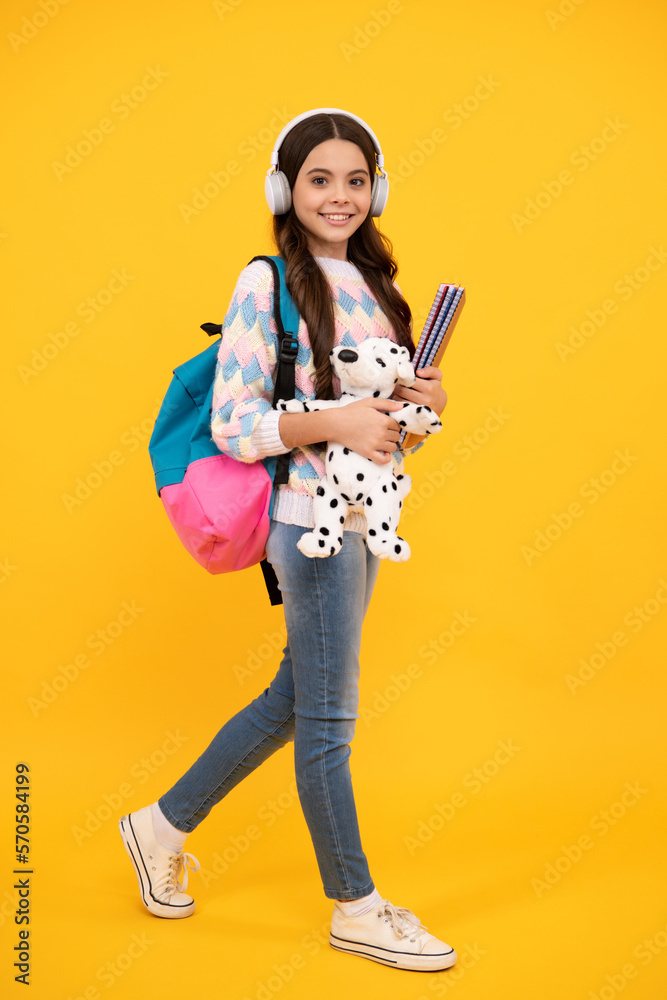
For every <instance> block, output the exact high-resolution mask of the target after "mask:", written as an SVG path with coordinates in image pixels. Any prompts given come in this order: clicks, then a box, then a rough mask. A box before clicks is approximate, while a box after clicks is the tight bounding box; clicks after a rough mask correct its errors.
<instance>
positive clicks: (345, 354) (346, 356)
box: [338, 347, 359, 361]
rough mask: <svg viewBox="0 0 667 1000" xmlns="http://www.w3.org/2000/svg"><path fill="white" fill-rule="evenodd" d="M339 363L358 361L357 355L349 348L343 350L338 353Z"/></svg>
mask: <svg viewBox="0 0 667 1000" xmlns="http://www.w3.org/2000/svg"><path fill="white" fill-rule="evenodd" d="M338 360H339V361H358V360H359V355H358V354H357V352H356V351H352V350H350V348H349V347H346V348H344V349H343V350H342V351H339V352H338Z"/></svg>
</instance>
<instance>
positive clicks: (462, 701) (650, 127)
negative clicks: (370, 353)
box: [0, 0, 667, 1000]
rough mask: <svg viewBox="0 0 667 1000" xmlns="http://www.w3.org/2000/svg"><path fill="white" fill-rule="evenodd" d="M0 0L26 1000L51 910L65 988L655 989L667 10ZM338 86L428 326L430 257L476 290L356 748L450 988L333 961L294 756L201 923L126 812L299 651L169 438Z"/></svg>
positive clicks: (666, 919)
mask: <svg viewBox="0 0 667 1000" xmlns="http://www.w3.org/2000/svg"><path fill="white" fill-rule="evenodd" d="M1 19H2V31H1V33H0V34H1V38H2V45H3V46H4V58H3V60H2V90H3V94H4V97H5V114H4V129H3V130H4V138H5V147H4V156H3V169H4V173H5V180H4V185H3V188H4V192H5V199H4V206H3V209H2V215H1V218H0V229H1V232H2V238H1V240H0V254H2V259H3V270H4V273H5V276H6V287H7V292H6V294H5V296H4V301H5V303H6V306H7V312H6V320H5V324H4V327H5V337H4V353H5V363H4V366H3V390H2V396H1V398H2V405H3V408H4V411H5V418H4V426H5V450H6V461H5V472H6V480H5V488H4V489H3V501H4V512H3V517H2V522H3V527H4V530H3V542H2V551H0V559H1V560H2V573H1V577H0V579H1V582H2V600H3V604H4V607H5V612H6V625H5V627H4V629H3V640H4V641H3V646H4V662H5V672H6V677H7V682H6V683H7V687H8V690H9V698H8V699H7V700H6V701H5V703H4V711H3V737H4V738H3V744H4V752H3V763H2V771H1V777H2V780H1V781H0V788H2V794H3V796H4V803H3V805H2V815H3V823H2V830H3V833H2V838H0V843H1V845H2V846H1V850H0V862H1V864H0V871H1V879H2V882H1V885H2V889H1V891H0V921H1V923H2V927H1V935H2V938H1V946H0V977H1V981H2V984H3V985H2V993H3V996H7V997H13V996H23V995H25V994H24V990H23V984H21V983H19V982H16V981H15V979H14V977H15V976H16V975H17V974H18V973H17V970H16V968H15V967H13V962H14V961H15V955H16V952H15V951H14V948H15V946H17V945H18V944H19V940H20V939H19V931H20V930H21V929H29V932H30V935H29V939H28V940H29V946H30V953H31V956H32V958H31V966H30V974H29V980H30V992H29V993H28V994H27V995H29V996H32V997H33V998H39V1000H42V998H44V1000H67V998H71V1000H75V998H86V1000H97V998H100V997H102V998H106V997H107V996H109V997H110V998H111V1000H121V998H129V1000H144V998H154V997H155V998H157V997H164V998H176V997H179V998H180V997H193V996H197V997H216V998H217V997H224V998H225V1000H227V998H229V1000H267V998H269V1000H270V998H273V997H275V996H279V997H281V998H283V997H284V998H291V997H295V998H296V997H313V996H317V997H327V998H329V997H330V998H335V997H339V996H341V995H345V996H349V997H353V998H357V997H358V998H362V997H368V996H374V995H376V994H377V995H380V994H382V995H383V996H388V997H397V998H400V1000H423V998H430V997H442V996H449V995H450V994H452V993H453V994H454V995H455V996H456V997H458V998H464V997H465V998H469V1000H481V998H484V1000H488V998H490V997H494V998H497V1000H500V998H512V1000H516V998H523V997H531V998H532V997H541V998H543V1000H546V998H558V1000H562V998H563V997H568V998H569V997H572V998H579V997H580V998H582V1000H598V998H599V1000H613V998H614V997H616V996H617V995H621V994H622V995H623V997H627V998H628V1000H630V998H633V1000H638V998H642V1000H643V998H647V1000H660V998H662V997H664V996H665V990H666V988H667V912H666V911H665V874H666V871H665V869H666V865H665V851H664V837H665V834H664V830H665V821H666V820H667V816H666V809H665V795H664V793H665V769H664V754H665V741H664V714H665V679H664V670H663V667H664V650H665V620H666V618H667V553H666V550H665V531H664V486H665V454H664V450H663V447H662V446H663V440H664V433H665V430H664V429H665V422H664V410H663V406H664V370H665V361H666V351H665V347H664V289H665V278H666V275H667V266H666V265H667V250H666V247H667V211H666V207H665V200H664V196H663V191H664V174H665V165H666V162H665V116H664V47H665V26H666V16H665V12H664V9H663V7H662V5H661V4H658V3H649V2H640V3H639V4H634V5H632V6H628V5H627V4H625V3H620V2H618V0H607V2H605V3H601V2H599V0H597V2H596V0H579V2H575V0H560V2H558V0H544V2H542V3H540V2H536V0H520V2H517V3H514V4H512V5H505V4H503V5H500V4H495V3H490V2H485V0H472V2H471V3H469V4H468V5H465V6H462V5H460V4H453V3H436V2H435V0H430V2H425V0H422V2H420V0H378V2H377V3H375V4H372V5H371V4H359V3H358V2H354V3H353V2H350V0H339V2H338V3H337V4H335V5H334V6H331V5H313V4H309V5H301V4H297V3H295V2H288V3H282V4H280V5H276V4H273V3H268V2H266V0H226V2H222V0H221V2H216V3H211V2H200V3H195V4H190V5H188V7H187V8H186V7H185V6H184V5H182V4H178V3H175V2H173V0H171V2H169V0H167V2H164V3H160V4H158V3H147V2H143V3H141V2H140V3H136V2H135V3H129V2H127V0H121V2H115V3H110V2H108V0H104V2H95V3H93V2H89V3H82V2H81V0H72V2H68V3H65V4H63V3H62V2H61V0H25V2H23V0H21V2H19V0H10V2H9V3H7V4H5V5H4V7H3V11H2V15H1ZM321 106H333V107H341V108H345V109H348V110H350V111H352V112H354V113H355V114H357V115H359V116H361V117H362V118H363V119H364V120H365V121H366V122H368V124H369V125H370V126H371V127H372V128H373V130H374V131H375V132H376V134H377V136H378V137H379V139H380V142H381V144H382V148H383V152H384V154H385V163H386V166H387V169H388V171H389V176H390V181H391V188H390V197H389V202H388V207H387V210H386V212H385V213H384V214H383V216H382V218H381V219H379V220H378V224H379V226H380V228H381V229H382V230H383V231H384V232H386V233H387V235H389V237H390V238H391V240H392V241H393V244H394V250H395V253H396V256H397V259H398V261H399V264H400V272H399V275H398V280H399V283H400V284H401V287H402V290H403V292H404V294H405V295H406V298H407V299H408V301H409V303H410V305H411V308H412V310H413V313H414V316H415V331H416V332H419V331H420V330H421V327H422V325H423V322H424V319H425V318H426V313H427V311H428V309H429V307H430V304H431V301H432V299H433V295H434V293H435V290H436V288H437V285H438V283H439V282H441V281H446V282H456V283H460V284H462V285H464V286H465V288H466V296H467V304H466V307H465V309H464V311H463V314H462V317H461V320H460V322H459V324H458V327H457V329H456V332H455V334H454V336H453V338H452V342H451V345H450V347H449V349H448V351H447V354H446V355H445V360H444V362H443V368H444V377H443V385H444V386H445V388H446V390H447V392H448V397H449V399H448V405H447V408H446V410H445V413H444V414H443V423H444V427H443V431H442V433H441V434H439V435H438V437H437V438H434V439H433V440H431V441H429V442H427V444H426V445H425V446H424V448H422V449H421V450H420V452H419V453H418V454H417V455H415V456H414V457H413V458H408V459H407V460H406V469H407V471H409V472H410V473H411V475H412V476H413V481H414V482H413V491H412V494H411V497H410V501H409V503H407V506H406V508H405V509H404V517H403V528H404V533H405V535H406V538H407V539H408V541H409V542H410V544H411V546H412V552H413V555H412V558H411V559H410V560H409V562H407V563H406V564H401V565H394V564H387V563H384V564H383V566H382V567H381V570H380V576H379V580H378V584H377V588H376V593H375V595H374V599H373V601H372V603H371V607H370V610H369V613H368V617H367V621H366V628H365V632H364V640H363V648H362V680H361V704H360V718H359V721H358V724H357V733H356V736H355V740H354V743H353V747H352V751H353V752H352V760H351V766H352V774H353V780H354V787H355V794H356V799H357V806H358V812H359V821H360V827H361V832H362V839H363V844H364V849H365V851H366V853H367V855H368V858H369V863H370V866H371V872H372V874H373V878H374V880H375V882H376V883H377V886H378V888H379V890H380V892H381V893H382V894H383V895H385V896H388V897H389V898H390V899H391V900H392V902H394V903H395V904H396V905H400V906H407V907H409V908H411V909H413V910H414V911H415V913H417V915H418V916H420V917H421V919H422V921H423V922H424V923H425V924H427V925H428V927H429V930H430V931H431V932H433V933H435V934H436V935H438V936H440V937H442V938H444V940H446V941H448V942H450V943H451V944H452V945H453V946H454V947H455V948H456V950H457V952H458V955H459V961H458V964H457V965H456V966H455V967H454V968H453V969H451V970H449V971H447V972H443V973H438V974H433V973H427V974H421V975H417V974H414V973H409V972H403V971H398V970H393V969H390V968H385V967H382V966H380V965H377V964H375V963H372V962H368V961H362V960H355V959H354V958H352V957H347V956H344V955H341V954H339V953H336V952H334V951H333V950H332V949H330V948H329V946H328V943H327V933H328V931H327V928H328V922H329V920H330V914H331V903H330V902H329V901H328V900H326V899H325V897H324V895H323V893H322V891H321V883H320V881H319V875H318V871H317V866H316V862H315V856H314V852H313V849H312V845H311V842H310V838H309V835H308V831H307V828H306V825H305V821H304V819H303V815H302V813H301V809H300V806H299V802H298V798H297V796H296V792H295V785H294V772H293V756H292V749H291V748H287V749H286V750H285V751H283V752H282V753H279V754H276V755H275V756H274V757H272V758H271V759H270V760H269V761H268V762H267V763H266V764H265V765H264V766H263V767H262V768H260V769H259V770H257V771H256V772H255V773H254V774H253V775H252V776H251V777H250V778H249V779H248V780H247V781H244V782H242V784H241V785H239V786H238V787H237V788H236V789H235V790H234V792H233V794H231V795H230V796H229V797H228V798H227V799H225V801H224V802H222V803H221V804H220V805H219V806H217V807H216V808H215V810H214V811H213V813H212V814H211V816H210V817H209V819H208V821H207V822H206V823H204V824H202V825H201V826H200V827H199V828H198V829H197V830H196V831H195V833H194V834H193V835H192V836H191V837H190V839H189V841H188V845H187V848H188V849H189V850H190V851H192V853H194V854H195V855H196V856H197V858H198V859H199V860H200V862H201V864H202V868H203V872H202V873H200V874H199V875H195V876H191V880H190V883H189V888H190V889H191V890H192V893H193V895H194V896H195V898H196V900H197V911H196V913H195V915H194V916H193V917H192V918H190V919H188V920H184V921H163V920H159V919H155V918H153V917H151V916H149V915H148V914H147V913H146V912H145V911H144V910H143V908H142V907H141V904H140V902H139V898H138V893H137V886H136V881H135V877H134V874H133V873H132V870H131V867H130V864H129V861H128V859H127V857H126V855H125V852H124V850H123V848H122V845H121V841H120V838H119V836H118V832H117V820H118V817H119V816H120V815H122V814H123V813H124V812H126V811H128V810H133V809H138V808H140V807H141V806H143V805H145V804H148V803H150V802H152V801H154V800H155V799H156V798H158V797H159V795H161V794H162V793H163V792H164V791H166V789H167V788H169V787H170V786H171V784H173V782H174V781H175V780H176V779H177V778H178V777H179V776H180V775H181V774H182V773H183V772H184V771H185V770H186V769H187V767H188V766H189V765H190V763H191V762H192V761H193V760H194V759H195V757H196V756H198V755H199V753H200V752H201V751H202V750H203V749H204V748H205V746H206V745H207V744H208V742H209V741H210V739H211V738H212V737H213V735H214V734H215V733H216V732H217V730H218V729H219V728H220V726H221V725H222V724H223V722H225V721H226V720H227V719H228V718H229V717H230V716H231V715H232V714H233V713H234V712H235V711H237V710H238V709H239V708H241V707H242V706H244V705H245V704H246V703H247V702H248V701H249V700H250V699H251V698H253V697H255V695H256V694H258V693H259V692H260V691H262V690H263V688H264V687H265V686H266V685H267V684H268V683H269V681H270V679H271V678H272V676H273V674H274V672H275V670H276V669H277V665H278V661H279V649H280V648H281V644H282V636H283V618H282V609H281V608H271V607H270V605H269V602H268V598H267V597H266V594H265V591H264V585H263V582H262V578H261V573H260V571H259V569H258V568H254V569H251V570H247V571H244V572H243V573H241V574H238V575H236V576H233V577H211V576H208V575H207V574H206V573H205V572H204V571H203V570H202V569H201V568H200V567H199V566H197V565H196V563H195V562H194V561H193V560H192V559H191V557H190V556H189V555H188V554H187V553H186V552H185V550H184V549H183V548H182V547H181V545H180V543H179V541H178V539H177V537H176V535H175V534H174V532H173V530H172V528H171V526H170V525H169V523H168V521H167V518H166V516H165V514H164V512H163V510H162V507H161V504H160V502H159V500H158V498H157V496H156V494H155V491H154V486H153V477H152V470H151V466H150V461H149V458H148V451H147V444H148V437H149V435H150V431H151V430H152V425H153V421H154V419H155V415H156V412H157V407H158V405H159V402H160V401H161V399H162V397H163V395H164V393H165V391H166V389H167V385H168V383H169V379H170V375H171V370H172V368H173V367H175V366H176V365H177V364H180V363H181V362H183V361H185V360H186V359H187V358H189V357H191V356H192V355H194V354H196V353H198V351H200V350H202V349H203V348H204V347H205V346H206V345H207V343H208V341H207V339H206V337H205V335H204V334H203V333H202V331H201V330H200V329H199V324H200V323H203V322H206V321H213V322H222V319H223V317H224V314H225V311H226V309H227V306H228V304H229V301H230V299H231V295H232V291H233V288H234V284H235V281H236V278H237V276H238V273H239V272H240V270H241V269H242V268H243V267H244V266H245V264H246V263H247V261H248V260H250V258H251V257H252V256H254V255H255V254H258V253H273V252H275V250H274V247H273V245H272V243H271V241H270V237H269V233H270V214H269V211H268V208H267V206H266V202H265V199H264V193H263V186H264V176H265V173H266V171H267V169H268V166H269V160H270V153H271V150H272V149H273V144H274V140H275V138H276V136H277V134H278V132H279V131H280V130H281V129H282V127H283V125H284V124H285V123H286V122H287V121H288V120H289V119H291V118H293V117H294V116H296V115H297V114H299V113H300V112H302V111H304V110H308V109H310V108H317V107H321ZM101 123H103V124H101ZM215 178H217V179H215ZM661 306H662V307H663V308H662V309H661ZM72 498H74V499H72ZM19 762H25V763H26V764H27V765H28V766H29V768H30V771H29V777H30V788H31V798H30V805H31V813H30V816H31V829H30V863H31V867H30V870H31V871H32V872H33V873H34V874H32V875H31V876H30V889H31V894H30V897H29V899H30V911H29V916H30V924H29V925H17V924H16V923H15V919H14V915H15V912H16V910H17V906H18V900H19V897H18V890H17V889H15V888H13V886H14V885H15V884H16V883H15V880H16V879H17V878H20V877H22V876H21V875H19V876H16V875H14V873H13V872H14V868H15V867H18V863H17V861H16V860H15V853H14V850H13V844H14V836H15V832H16V822H15V811H14V805H15V799H14V770H15V767H16V765H17V764H18V763H19ZM24 940H25V939H24Z"/></svg>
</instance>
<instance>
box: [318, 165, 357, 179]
mask: <svg viewBox="0 0 667 1000" xmlns="http://www.w3.org/2000/svg"><path fill="white" fill-rule="evenodd" d="M308 174H329V175H330V176H331V171H330V170H327V169H326V167H313V169H312V170H309V171H308V173H307V174H306V177H307V176H308ZM352 174H366V176H368V171H367V170H363V169H362V168H361V167H359V168H358V169H357V170H350V172H349V174H348V175H347V176H348V177H350V176H351V175H352Z"/></svg>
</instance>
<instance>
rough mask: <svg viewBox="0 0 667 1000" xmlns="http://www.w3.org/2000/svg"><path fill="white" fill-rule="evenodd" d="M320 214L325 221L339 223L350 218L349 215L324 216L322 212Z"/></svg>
mask: <svg viewBox="0 0 667 1000" xmlns="http://www.w3.org/2000/svg"><path fill="white" fill-rule="evenodd" d="M322 214H323V215H324V218H325V219H333V220H334V222H341V221H342V220H343V219H350V218H351V216H350V215H326V214H325V213H324V212H323V213H322Z"/></svg>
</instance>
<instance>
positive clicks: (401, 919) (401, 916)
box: [378, 899, 428, 941]
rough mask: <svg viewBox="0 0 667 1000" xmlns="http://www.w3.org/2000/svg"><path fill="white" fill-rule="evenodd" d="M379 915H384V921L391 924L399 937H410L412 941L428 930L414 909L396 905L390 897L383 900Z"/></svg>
mask: <svg viewBox="0 0 667 1000" xmlns="http://www.w3.org/2000/svg"><path fill="white" fill-rule="evenodd" d="M378 917H384V922H385V923H386V924H391V926H392V928H393V931H394V934H395V935H396V937H398V938H407V937H409V938H410V941H415V940H416V939H417V938H418V937H419V936H420V934H423V933H424V932H425V931H426V930H428V928H427V927H425V926H424V924H422V922H421V921H420V919H419V917H417V916H415V914H414V913H413V912H412V910H408V909H406V907H405V906H394V904H393V903H390V902H389V900H388V899H384V900H383V901H382V903H381V906H380V908H379V910H378Z"/></svg>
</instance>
